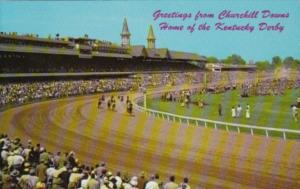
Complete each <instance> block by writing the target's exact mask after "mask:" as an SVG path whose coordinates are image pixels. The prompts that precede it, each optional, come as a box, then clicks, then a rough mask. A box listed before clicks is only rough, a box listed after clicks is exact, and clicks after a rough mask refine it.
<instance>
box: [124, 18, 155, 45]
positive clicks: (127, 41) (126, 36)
mask: <svg viewBox="0 0 300 189" xmlns="http://www.w3.org/2000/svg"><path fill="white" fill-rule="evenodd" d="M130 36H131V34H130V32H129V29H128V24H127V19H126V18H124V21H123V29H122V33H121V39H122V43H121V45H122V46H123V47H129V46H130ZM147 42H148V46H147V47H148V48H155V35H154V32H153V28H152V25H150V27H149V31H148V37H147Z"/></svg>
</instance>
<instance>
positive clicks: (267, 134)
mask: <svg viewBox="0 0 300 189" xmlns="http://www.w3.org/2000/svg"><path fill="white" fill-rule="evenodd" d="M265 131H266V136H267V138H269V133H268V130H267V129H266V130H265Z"/></svg>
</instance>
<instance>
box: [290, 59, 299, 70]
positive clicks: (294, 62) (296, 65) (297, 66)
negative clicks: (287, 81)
mask: <svg viewBox="0 0 300 189" xmlns="http://www.w3.org/2000/svg"><path fill="white" fill-rule="evenodd" d="M291 67H292V68H293V69H298V70H300V60H298V59H294V60H293V63H292V66H291Z"/></svg>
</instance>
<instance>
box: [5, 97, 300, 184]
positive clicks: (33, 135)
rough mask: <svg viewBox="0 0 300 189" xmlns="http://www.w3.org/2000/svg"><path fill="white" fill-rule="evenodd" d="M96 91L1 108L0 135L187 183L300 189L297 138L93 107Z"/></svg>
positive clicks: (92, 161) (86, 160) (92, 160)
mask: <svg viewBox="0 0 300 189" xmlns="http://www.w3.org/2000/svg"><path fill="white" fill-rule="evenodd" d="M97 99H98V96H85V97H74V98H68V99H61V100H53V101H46V102H41V103H35V104H29V105H24V106H20V107H17V108H13V109H8V110H6V111H3V112H0V124H1V126H0V128H1V132H6V133H8V134H9V136H11V137H20V138H22V139H24V140H25V139H32V140H33V142H35V143H36V142H39V143H41V144H42V146H45V147H46V148H47V149H48V150H50V151H52V152H56V151H69V150H74V151H75V153H76V155H77V156H78V158H79V159H80V160H82V162H85V163H90V164H95V163H99V162H101V161H105V162H107V164H108V167H109V168H110V169H111V170H113V171H117V170H126V171H128V172H130V173H133V174H138V173H139V172H140V171H146V173H148V174H152V173H154V172H158V173H159V174H160V175H161V177H162V180H167V177H168V176H169V175H171V174H175V175H176V178H177V182H180V181H181V179H182V178H183V177H184V176H188V177H189V178H190V180H191V186H192V188H199V187H205V188H271V189H273V188H295V189H297V188H300V182H299V181H300V142H299V141H292V140H290V141H283V140H281V139H277V138H268V139H267V138H265V137H261V136H250V135H246V134H237V133H234V132H225V131H218V130H213V129H206V128H203V127H196V126H187V125H184V124H182V125H179V124H177V123H171V122H167V121H164V120H161V119H157V118H152V117H148V116H146V115H145V114H143V113H136V115H135V116H134V117H132V116H129V115H127V114H126V113H125V112H124V109H123V105H122V104H119V105H118V110H117V112H113V111H107V110H106V108H103V109H101V110H97V107H96V106H97Z"/></svg>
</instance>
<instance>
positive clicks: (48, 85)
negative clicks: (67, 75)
mask: <svg viewBox="0 0 300 189" xmlns="http://www.w3.org/2000/svg"><path fill="white" fill-rule="evenodd" d="M135 85H136V84H135V83H134V81H133V80H130V79H106V80H71V81H68V80H66V81H44V82H27V83H7V84H0V99H1V100H0V107H1V106H5V105H6V104H23V103H26V102H31V101H35V100H42V99H50V98H61V97H68V96H74V95H85V94H94V93H100V92H109V91H128V90H132V88H133V87H134V86H135Z"/></svg>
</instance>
